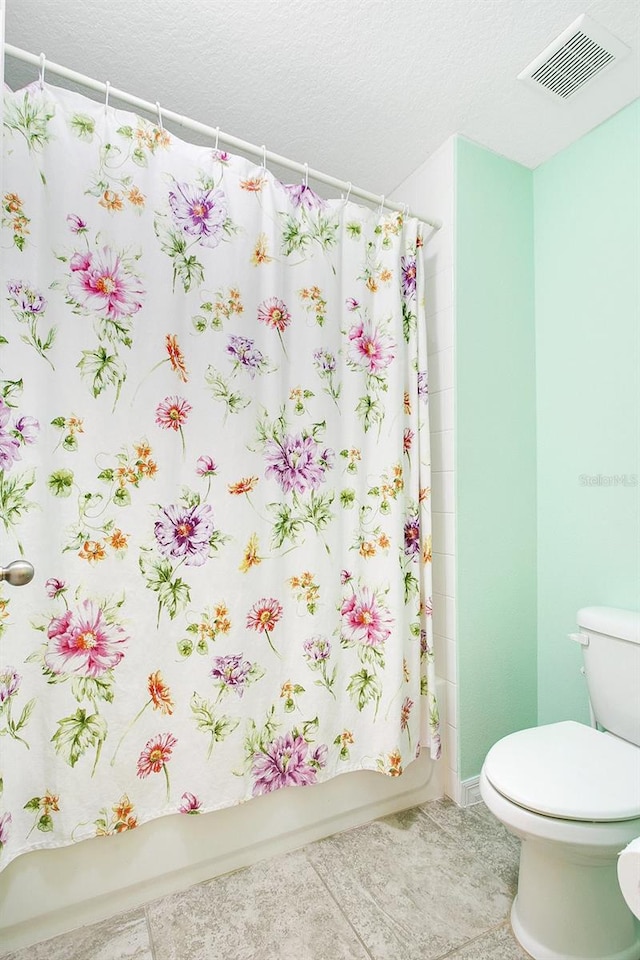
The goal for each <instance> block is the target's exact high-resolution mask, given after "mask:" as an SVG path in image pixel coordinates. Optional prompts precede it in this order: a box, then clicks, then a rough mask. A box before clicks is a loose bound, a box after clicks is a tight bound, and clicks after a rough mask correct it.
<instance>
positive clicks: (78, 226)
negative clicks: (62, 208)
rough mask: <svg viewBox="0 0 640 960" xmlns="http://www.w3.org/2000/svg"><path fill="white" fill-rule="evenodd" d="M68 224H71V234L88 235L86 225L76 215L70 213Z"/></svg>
mask: <svg viewBox="0 0 640 960" xmlns="http://www.w3.org/2000/svg"><path fill="white" fill-rule="evenodd" d="M67 223H68V224H69V230H71V233H86V230H87V225H86V223H85V222H84V220H82V218H81V217H78V216H77V215H76V214H75V213H69V214H68V215H67Z"/></svg>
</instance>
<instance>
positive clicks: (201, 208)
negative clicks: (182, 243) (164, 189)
mask: <svg viewBox="0 0 640 960" xmlns="http://www.w3.org/2000/svg"><path fill="white" fill-rule="evenodd" d="M169 206H170V207H171V212H172V213H173V219H174V220H175V222H176V225H177V226H178V227H179V228H180V229H181V230H183V231H184V233H186V234H187V236H189V237H194V238H195V239H196V240H199V241H200V243H201V244H202V246H204V247H217V246H218V244H219V243H220V241H221V240H222V238H223V234H224V223H225V219H226V216H227V201H226V199H225V195H224V191H223V190H221V189H218V190H205V189H204V188H203V187H198V186H192V185H190V184H188V183H176V186H175V190H172V191H171V192H170V193H169Z"/></svg>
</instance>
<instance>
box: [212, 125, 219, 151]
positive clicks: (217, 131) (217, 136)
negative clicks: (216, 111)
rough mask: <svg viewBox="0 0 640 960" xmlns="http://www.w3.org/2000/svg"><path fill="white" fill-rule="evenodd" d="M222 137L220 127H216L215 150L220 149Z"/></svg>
mask: <svg viewBox="0 0 640 960" xmlns="http://www.w3.org/2000/svg"><path fill="white" fill-rule="evenodd" d="M219 139H220V127H216V145H215V147H214V148H213V149H214V150H217V149H218V140H219Z"/></svg>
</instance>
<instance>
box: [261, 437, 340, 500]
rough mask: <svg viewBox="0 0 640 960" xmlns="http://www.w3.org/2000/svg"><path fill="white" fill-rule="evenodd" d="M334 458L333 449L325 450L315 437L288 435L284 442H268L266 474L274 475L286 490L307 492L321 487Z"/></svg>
mask: <svg viewBox="0 0 640 960" xmlns="http://www.w3.org/2000/svg"><path fill="white" fill-rule="evenodd" d="M333 459H334V453H333V450H330V449H328V448H327V449H325V450H322V451H321V450H320V446H319V444H318V443H316V441H315V440H314V439H313V437H303V436H302V435H301V434H296V435H293V434H287V436H286V437H284V439H283V440H282V441H280V442H278V441H277V440H270V441H269V442H268V444H267V450H266V453H265V460H266V462H267V464H268V466H267V469H266V470H265V475H266V476H267V477H270V476H272V477H274V478H275V479H276V480H277V481H278V483H279V484H280V486H281V487H282V490H283V492H284V493H289V491H291V490H295V491H297V492H298V493H304V491H305V490H307V489H308V488H309V487H311V488H312V489H314V490H317V489H318V487H319V486H320V484H321V483H322V482H323V481H324V474H325V471H326V470H327V469H329V468H330V467H331V466H332V464H333Z"/></svg>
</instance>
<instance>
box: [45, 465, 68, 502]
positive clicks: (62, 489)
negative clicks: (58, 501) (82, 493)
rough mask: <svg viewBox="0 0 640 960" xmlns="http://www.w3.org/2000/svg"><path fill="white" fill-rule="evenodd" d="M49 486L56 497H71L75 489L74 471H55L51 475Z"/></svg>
mask: <svg viewBox="0 0 640 960" xmlns="http://www.w3.org/2000/svg"><path fill="white" fill-rule="evenodd" d="M47 486H48V487H49V492H50V493H52V494H53V495H54V497H70V496H71V490H72V488H73V471H72V470H55V471H54V472H53V473H52V474H50V475H49V479H48V480H47Z"/></svg>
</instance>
